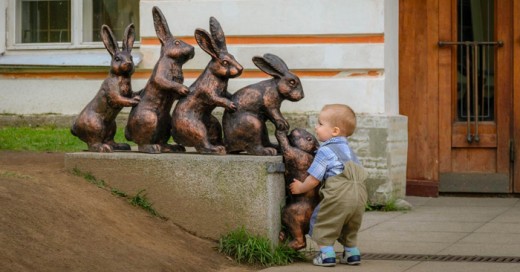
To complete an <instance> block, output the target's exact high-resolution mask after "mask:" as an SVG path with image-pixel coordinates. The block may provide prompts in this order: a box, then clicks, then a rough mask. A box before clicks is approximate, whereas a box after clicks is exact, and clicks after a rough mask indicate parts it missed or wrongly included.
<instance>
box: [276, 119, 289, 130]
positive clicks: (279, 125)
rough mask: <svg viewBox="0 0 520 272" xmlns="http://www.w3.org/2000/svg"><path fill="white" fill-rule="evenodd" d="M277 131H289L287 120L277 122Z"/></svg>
mask: <svg viewBox="0 0 520 272" xmlns="http://www.w3.org/2000/svg"><path fill="white" fill-rule="evenodd" d="M276 129H277V130H284V131H288V130H289V123H288V122H287V120H285V119H279V120H276Z"/></svg>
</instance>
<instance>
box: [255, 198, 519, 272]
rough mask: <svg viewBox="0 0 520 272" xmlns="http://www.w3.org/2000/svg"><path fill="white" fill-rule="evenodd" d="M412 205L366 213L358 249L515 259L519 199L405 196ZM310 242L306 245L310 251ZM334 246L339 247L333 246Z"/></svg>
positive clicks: (435, 264) (452, 266)
mask: <svg viewBox="0 0 520 272" xmlns="http://www.w3.org/2000/svg"><path fill="white" fill-rule="evenodd" d="M406 200H407V201H408V202H409V203H411V204H412V206H413V209H412V210H410V211H404V212H400V211H399V212H367V213H366V214H365V217H364V221H363V225H362V229H361V231H360V233H359V248H360V250H361V252H362V253H365V254H369V253H370V254H371V253H383V254H385V255H388V254H390V253H393V254H404V255H406V254H421V255H422V254H424V255H434V256H437V255H453V256H459V255H461V256H497V257H498V256H508V257H518V258H517V261H518V260H520V199H519V198H489V197H485V198H484V197H448V196H446V197H438V198H424V197H407V198H406ZM316 248H317V246H316V245H315V244H311V245H310V246H309V247H308V250H313V249H314V250H315V249H316ZM336 248H337V251H340V249H341V247H339V246H338V245H336ZM320 270H327V271H345V270H348V271H360V272H368V271H387V272H390V271H396V272H399V271H407V272H420V271H472V272H478V271H511V272H512V271H520V262H516V263H501V262H476V261H459V262H454V261H451V262H444V261H408V260H371V259H367V260H363V262H362V264H361V265H360V266H345V265H342V264H338V265H336V267H333V268H321V267H316V266H313V265H312V264H311V262H310V261H309V262H303V263H295V264H292V265H289V266H283V267H271V268H268V269H264V270H262V271H265V272H282V271H299V272H305V271H320Z"/></svg>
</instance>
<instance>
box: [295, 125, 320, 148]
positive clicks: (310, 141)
mask: <svg viewBox="0 0 520 272" xmlns="http://www.w3.org/2000/svg"><path fill="white" fill-rule="evenodd" d="M288 138H289V142H290V143H291V146H293V147H296V148H298V149H300V150H302V151H305V152H307V153H309V154H312V155H314V152H315V151H316V150H318V148H319V147H320V144H319V143H318V140H317V139H316V137H314V135H312V134H311V133H309V132H308V131H307V130H305V129H303V128H295V129H293V130H292V131H291V133H290V134H289V136H288Z"/></svg>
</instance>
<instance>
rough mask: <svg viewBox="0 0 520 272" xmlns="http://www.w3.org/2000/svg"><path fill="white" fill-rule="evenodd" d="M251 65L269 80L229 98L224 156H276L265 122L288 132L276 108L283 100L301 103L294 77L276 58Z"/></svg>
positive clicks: (257, 59)
mask: <svg viewBox="0 0 520 272" xmlns="http://www.w3.org/2000/svg"><path fill="white" fill-rule="evenodd" d="M253 63H254V64H255V65H256V66H257V67H258V68H260V70H262V71H264V72H265V73H267V74H269V75H271V76H273V78H272V79H269V80H264V81H261V82H258V83H255V84H252V85H249V86H246V87H244V88H242V89H240V90H238V91H237V92H235V93H234V94H233V95H232V97H231V101H233V103H234V104H235V105H236V106H237V110H236V111H231V110H226V111H225V112H224V116H223V117H222V126H223V128H224V142H225V145H226V149H227V151H228V153H239V152H241V151H244V150H245V151H247V153H248V154H253V155H276V154H277V149H276V145H273V144H272V143H271V142H270V141H269V136H268V131H267V127H266V124H265V122H266V121H267V120H270V121H271V122H273V123H274V124H275V126H276V128H277V129H278V130H288V129H289V124H288V123H287V120H285V118H284V117H283V116H282V113H281V112H280V106H281V104H282V102H283V101H284V100H285V99H288V100H290V101H298V100H300V99H302V98H303V97H304V93H303V88H302V85H301V82H300V79H299V78H298V76H296V75H295V74H293V73H292V72H291V71H289V68H288V67H287V65H286V64H285V62H284V61H283V60H282V59H281V58H279V57H278V56H276V55H273V54H265V55H264V56H263V57H259V56H256V57H253Z"/></svg>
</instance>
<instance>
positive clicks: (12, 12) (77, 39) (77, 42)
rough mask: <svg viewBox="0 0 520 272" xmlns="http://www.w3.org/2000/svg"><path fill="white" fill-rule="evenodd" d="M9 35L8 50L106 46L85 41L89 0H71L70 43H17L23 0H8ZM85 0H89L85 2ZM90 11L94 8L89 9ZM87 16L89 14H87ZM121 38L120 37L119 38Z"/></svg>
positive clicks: (135, 44)
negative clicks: (85, 19) (85, 11)
mask: <svg viewBox="0 0 520 272" xmlns="http://www.w3.org/2000/svg"><path fill="white" fill-rule="evenodd" d="M7 1H8V6H7V22H6V23H7V33H6V34H7V35H6V39H7V41H6V44H7V46H6V47H7V48H6V49H7V50H14V51H15V50H35V49H48V50H54V49H89V48H91V49H99V48H104V46H103V43H102V42H101V41H99V42H84V41H83V31H84V29H85V28H84V26H83V15H84V8H83V7H84V4H85V5H88V4H89V3H90V4H91V3H92V1H89V0H71V1H70V2H71V3H70V5H71V26H70V27H71V42H69V43H17V42H16V35H18V33H17V27H16V26H17V25H18V26H20V25H21V19H20V17H21V2H22V0H7ZM84 1H87V2H85V3H84ZM89 10H90V11H91V10H92V9H89ZM85 16H88V15H87V14H85ZM118 39H120V38H118ZM139 46H140V42H139V41H136V42H135V43H134V47H139Z"/></svg>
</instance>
